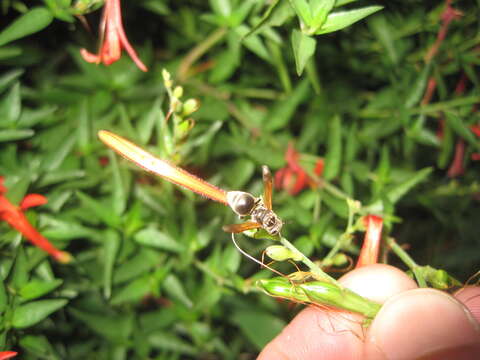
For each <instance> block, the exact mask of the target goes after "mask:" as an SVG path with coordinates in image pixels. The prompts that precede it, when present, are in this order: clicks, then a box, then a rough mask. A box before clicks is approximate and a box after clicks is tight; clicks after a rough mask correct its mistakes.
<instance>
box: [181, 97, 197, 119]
mask: <svg viewBox="0 0 480 360" xmlns="http://www.w3.org/2000/svg"><path fill="white" fill-rule="evenodd" d="M199 107H200V102H199V101H198V100H197V99H188V100H187V101H185V102H184V103H183V111H182V116H188V115H190V114H192V113H194V112H195V111H197V110H198V108H199Z"/></svg>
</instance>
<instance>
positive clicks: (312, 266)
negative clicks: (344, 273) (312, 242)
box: [280, 236, 343, 289]
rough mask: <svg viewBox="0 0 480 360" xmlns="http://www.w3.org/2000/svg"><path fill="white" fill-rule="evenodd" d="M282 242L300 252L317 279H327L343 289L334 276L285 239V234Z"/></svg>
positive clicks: (281, 237)
mask: <svg viewBox="0 0 480 360" xmlns="http://www.w3.org/2000/svg"><path fill="white" fill-rule="evenodd" d="M280 242H281V243H282V245H283V246H285V247H286V248H287V249H289V250H291V251H293V252H294V253H296V254H299V255H300V256H301V258H302V260H301V261H302V263H304V264H305V265H306V266H308V268H309V269H310V271H311V272H312V274H314V275H315V278H316V279H317V280H325V281H328V282H330V283H333V284H335V285H337V286H339V287H341V288H342V289H343V286H342V285H341V284H340V283H338V282H337V280H335V279H334V278H333V277H331V276H330V275H328V274H327V273H326V272H324V271H323V270H322V269H320V267H319V266H318V265H316V264H315V263H314V262H313V261H311V260H310V259H309V258H308V257H306V256H305V255H304V254H303V253H302V252H301V251H300V250H298V249H297V248H296V247H295V246H294V245H293V244H292V243H291V242H290V241H288V240H287V239H285V238H284V237H283V236H280Z"/></svg>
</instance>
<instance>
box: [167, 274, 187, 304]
mask: <svg viewBox="0 0 480 360" xmlns="http://www.w3.org/2000/svg"><path fill="white" fill-rule="evenodd" d="M163 289H165V291H166V292H167V294H168V295H170V296H171V297H172V298H173V299H175V300H177V301H179V302H180V303H181V304H183V305H185V306H186V307H187V308H192V307H193V302H192V300H190V298H189V297H188V296H187V293H186V292H185V289H184V287H183V285H182V283H181V282H180V280H178V278H177V277H176V276H175V275H173V274H170V275H168V276H167V277H166V278H165V281H164V282H163Z"/></svg>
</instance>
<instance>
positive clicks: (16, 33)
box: [0, 7, 53, 46]
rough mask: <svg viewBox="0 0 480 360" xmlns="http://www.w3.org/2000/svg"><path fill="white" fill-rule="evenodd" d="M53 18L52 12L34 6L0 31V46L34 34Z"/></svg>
mask: <svg viewBox="0 0 480 360" xmlns="http://www.w3.org/2000/svg"><path fill="white" fill-rule="evenodd" d="M52 20H53V16H52V13H51V12H50V11H48V10H47V9H46V8H44V7H35V8H32V9H31V10H29V11H28V12H27V13H25V14H23V15H21V16H20V17H18V18H17V19H16V20H15V21H14V22H13V23H11V24H10V25H8V26H7V27H6V28H5V29H4V30H3V31H2V32H0V46H3V45H6V44H8V43H9V42H11V41H13V40H17V39H20V38H22V37H25V36H28V35H30V34H34V33H36V32H38V31H40V30H42V29H44V28H46V27H47V26H48V25H49V24H50V23H51V22H52Z"/></svg>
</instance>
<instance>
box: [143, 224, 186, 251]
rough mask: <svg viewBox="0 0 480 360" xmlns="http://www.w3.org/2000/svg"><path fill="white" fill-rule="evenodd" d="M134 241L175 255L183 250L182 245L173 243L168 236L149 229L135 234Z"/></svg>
mask: <svg viewBox="0 0 480 360" xmlns="http://www.w3.org/2000/svg"><path fill="white" fill-rule="evenodd" d="M135 241H137V242H138V243H140V244H142V245H147V246H153V247H155V248H157V249H161V250H167V251H172V252H176V253H181V252H183V251H184V250H185V249H184V247H183V245H182V244H180V243H179V242H177V241H175V240H174V239H173V238H172V237H171V236H170V235H168V234H167V233H165V232H162V231H159V230H156V229H154V228H151V227H150V228H147V229H143V230H141V231H139V232H138V233H137V234H135Z"/></svg>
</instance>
